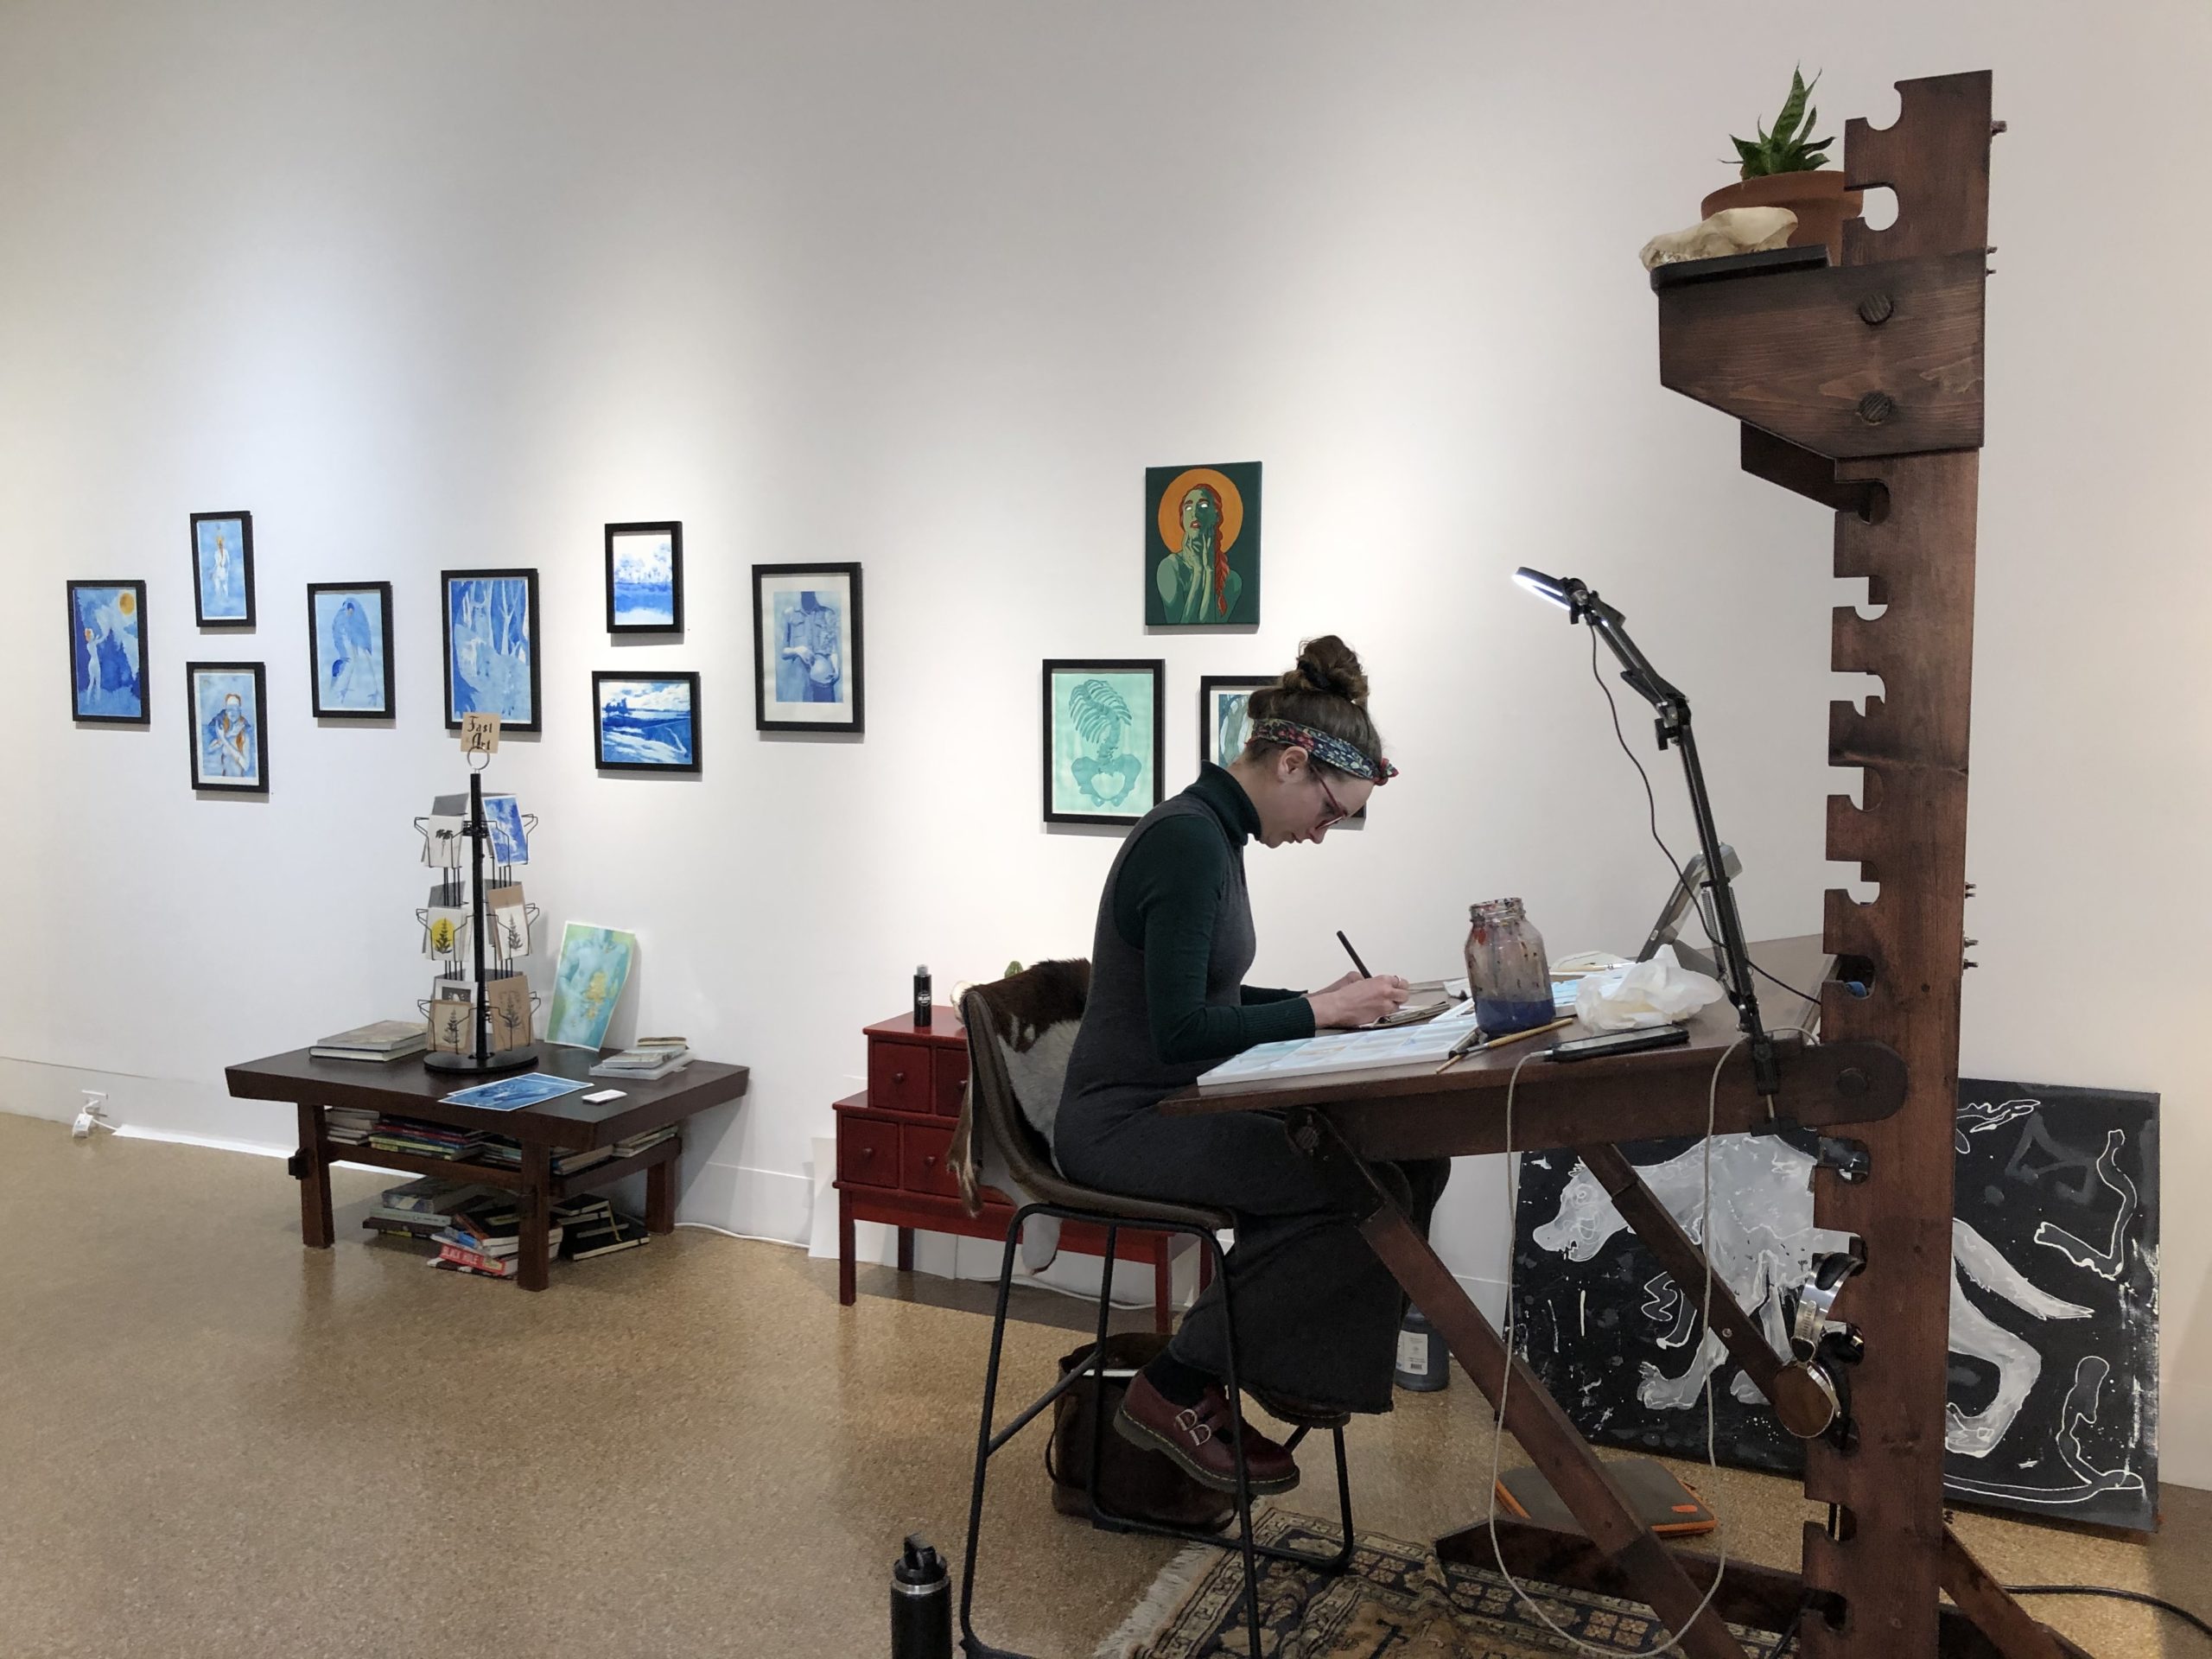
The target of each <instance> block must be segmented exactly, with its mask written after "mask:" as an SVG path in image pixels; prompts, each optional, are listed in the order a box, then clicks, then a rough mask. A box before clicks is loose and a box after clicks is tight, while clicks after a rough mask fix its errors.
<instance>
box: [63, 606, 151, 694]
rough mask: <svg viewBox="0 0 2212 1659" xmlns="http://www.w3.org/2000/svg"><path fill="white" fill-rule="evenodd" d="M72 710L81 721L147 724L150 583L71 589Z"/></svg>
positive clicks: (70, 652) (70, 688) (70, 684)
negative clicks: (147, 627) (147, 616)
mask: <svg viewBox="0 0 2212 1659" xmlns="http://www.w3.org/2000/svg"><path fill="white" fill-rule="evenodd" d="M69 709H70V713H71V714H72V715H73V716H74V717H75V718H77V719H79V720H85V721H105V722H106V723H108V724H111V725H140V724H143V723H144V721H145V720H146V718H147V715H146V584H145V583H144V582H71V583H70V584H69Z"/></svg>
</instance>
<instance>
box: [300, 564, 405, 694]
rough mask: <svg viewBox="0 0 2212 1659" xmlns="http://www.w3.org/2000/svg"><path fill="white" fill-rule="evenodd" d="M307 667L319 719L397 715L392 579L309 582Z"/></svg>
mask: <svg viewBox="0 0 2212 1659" xmlns="http://www.w3.org/2000/svg"><path fill="white" fill-rule="evenodd" d="M308 674H309V676H310V680H309V683H310V684H311V685H312V686H313V688H314V692H313V701H314V705H315V718H316V719H318V720H388V719H390V718H391V715H392V677H391V583H390V582H309V583H308Z"/></svg>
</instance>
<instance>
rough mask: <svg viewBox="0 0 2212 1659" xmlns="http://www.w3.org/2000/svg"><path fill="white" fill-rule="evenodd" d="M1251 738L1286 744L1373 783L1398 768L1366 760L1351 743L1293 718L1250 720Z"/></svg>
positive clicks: (1391, 775)
mask: <svg viewBox="0 0 2212 1659" xmlns="http://www.w3.org/2000/svg"><path fill="white" fill-rule="evenodd" d="M1252 738H1253V741H1255V742H1260V743H1287V744H1289V745H1290V746H1291V747H1294V748H1300V749H1303V750H1305V751H1306V753H1308V754H1310V755H1312V756H1313V758H1314V759H1315V760H1319V761H1320V762H1321V763H1322V764H1323V765H1325V766H1334V767H1335V768H1336V769H1337V770H1338V772H1349V773H1351V775H1352V776H1353V777H1355V778H1366V779H1371V780H1373V781H1374V782H1375V783H1376V784H1387V783H1389V781H1390V780H1391V779H1393V778H1395V777H1396V776H1397V775H1398V769H1397V768H1396V767H1395V766H1392V765H1391V764H1390V763H1389V761H1388V760H1370V759H1369V758H1368V757H1367V756H1366V755H1364V754H1363V753H1360V751H1359V750H1358V749H1357V747H1355V746H1353V745H1352V744H1350V743H1347V742H1345V741H1344V739H1342V738H1341V737H1338V736H1335V735H1333V734H1331V733H1328V732H1324V731H1319V730H1316V729H1315V728H1313V727H1311V726H1301V725H1300V724H1299V723H1298V722H1297V721H1294V720H1283V719H1281V718H1279V717H1276V716H1273V715H1270V716H1268V718H1266V719H1264V720H1255V721H1253V722H1252Z"/></svg>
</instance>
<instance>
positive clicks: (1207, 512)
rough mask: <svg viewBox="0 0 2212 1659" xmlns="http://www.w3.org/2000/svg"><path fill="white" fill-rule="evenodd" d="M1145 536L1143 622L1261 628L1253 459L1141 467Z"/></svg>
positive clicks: (1257, 483) (1163, 625)
mask: <svg viewBox="0 0 2212 1659" xmlns="http://www.w3.org/2000/svg"><path fill="white" fill-rule="evenodd" d="M1144 538H1145V556H1144V620H1145V626H1147V627H1153V628H1230V627H1253V626H1257V625H1258V623H1259V620H1260V463H1259V462H1258V461H1236V462H1230V463H1225V464H1224V465H1222V466H1218V467H1146V468H1145V473H1144Z"/></svg>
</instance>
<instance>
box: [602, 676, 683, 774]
mask: <svg viewBox="0 0 2212 1659" xmlns="http://www.w3.org/2000/svg"><path fill="white" fill-rule="evenodd" d="M591 711H592V731H593V734H594V738H593V743H594V754H595V757H596V759H595V760H594V764H595V765H597V766H600V767H601V768H603V769H606V770H608V771H613V772H696V771H698V770H699V677H698V676H697V675H696V674H692V673H681V674H625V673H620V672H619V671H611V670H604V669H602V670H600V671H596V672H594V674H593V675H592V677H591Z"/></svg>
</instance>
